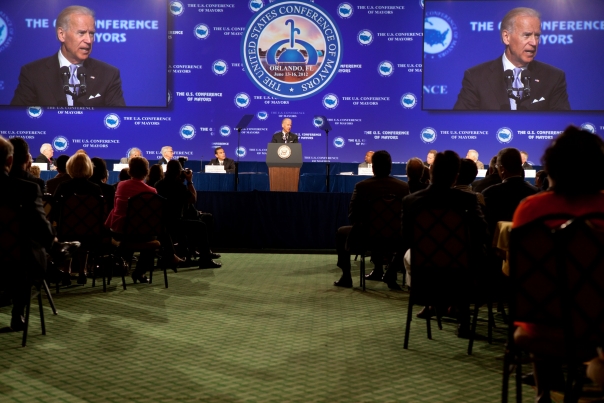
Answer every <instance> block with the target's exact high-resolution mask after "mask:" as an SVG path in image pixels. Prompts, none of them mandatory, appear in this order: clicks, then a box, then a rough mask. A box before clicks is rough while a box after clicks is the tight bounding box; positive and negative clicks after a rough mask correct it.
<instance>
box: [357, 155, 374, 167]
mask: <svg viewBox="0 0 604 403" xmlns="http://www.w3.org/2000/svg"><path fill="white" fill-rule="evenodd" d="M372 156H373V151H367V153H366V154H365V162H361V163H360V164H359V168H371V157H372Z"/></svg>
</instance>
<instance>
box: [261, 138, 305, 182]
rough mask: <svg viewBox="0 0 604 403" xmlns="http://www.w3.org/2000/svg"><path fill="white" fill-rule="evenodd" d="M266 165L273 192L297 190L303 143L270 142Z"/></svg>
mask: <svg viewBox="0 0 604 403" xmlns="http://www.w3.org/2000/svg"><path fill="white" fill-rule="evenodd" d="M266 165H268V179H269V182H270V188H271V192H275V191H277V192H297V191H298V182H299V181H300V167H301V166H302V144H300V143H268V145H267V151H266Z"/></svg>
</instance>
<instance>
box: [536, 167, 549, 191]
mask: <svg viewBox="0 0 604 403" xmlns="http://www.w3.org/2000/svg"><path fill="white" fill-rule="evenodd" d="M535 187H536V188H537V189H539V191H540V192H542V191H544V190H547V189H548V188H549V181H548V180H547V172H545V171H544V170H543V169H542V170H540V171H537V173H536V174H535Z"/></svg>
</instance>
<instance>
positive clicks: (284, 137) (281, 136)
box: [271, 118, 298, 143]
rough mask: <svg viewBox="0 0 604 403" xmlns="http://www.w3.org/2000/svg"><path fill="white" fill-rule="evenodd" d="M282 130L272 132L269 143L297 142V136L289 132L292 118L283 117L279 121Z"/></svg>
mask: <svg viewBox="0 0 604 403" xmlns="http://www.w3.org/2000/svg"><path fill="white" fill-rule="evenodd" d="M281 128H282V130H281V131H280V132H277V133H275V134H273V139H272V140H271V143H297V142H298V136H297V135H296V134H294V133H291V130H292V120H291V119H288V118H285V119H283V121H282V122H281Z"/></svg>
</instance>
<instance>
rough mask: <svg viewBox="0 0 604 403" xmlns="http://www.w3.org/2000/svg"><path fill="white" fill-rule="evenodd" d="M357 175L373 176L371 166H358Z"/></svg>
mask: <svg viewBox="0 0 604 403" xmlns="http://www.w3.org/2000/svg"><path fill="white" fill-rule="evenodd" d="M358 175H363V176H373V168H359V172H358Z"/></svg>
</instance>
